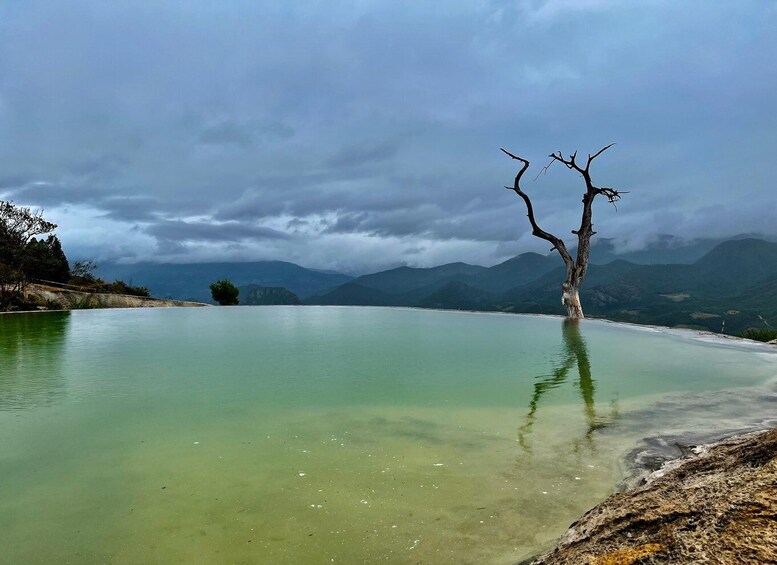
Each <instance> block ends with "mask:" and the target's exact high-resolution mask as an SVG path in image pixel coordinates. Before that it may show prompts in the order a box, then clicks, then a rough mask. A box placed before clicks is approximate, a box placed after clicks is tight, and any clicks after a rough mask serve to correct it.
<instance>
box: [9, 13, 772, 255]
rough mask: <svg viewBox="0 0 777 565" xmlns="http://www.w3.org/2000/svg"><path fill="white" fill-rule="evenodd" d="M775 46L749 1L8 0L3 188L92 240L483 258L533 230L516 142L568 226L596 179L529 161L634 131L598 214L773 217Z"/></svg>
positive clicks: (555, 215) (637, 237) (545, 202)
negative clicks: (509, 154) (515, 184)
mask: <svg viewBox="0 0 777 565" xmlns="http://www.w3.org/2000/svg"><path fill="white" fill-rule="evenodd" d="M775 51H777V9H776V8H775V7H774V6H773V5H772V4H771V3H763V2H757V1H755V0H753V1H742V2H737V3H729V2H724V1H709V2H705V3H704V6H703V9H701V8H699V7H698V6H696V5H692V4H686V3H678V2H670V1H668V0H667V1H659V0H645V1H637V2H629V3H622V2H606V1H603V0H511V1H506V0H505V1H498V0H486V1H483V2H477V3H475V2H446V3H444V4H437V3H421V2H410V1H406V2H405V1H399V2H388V1H380V0H375V1H368V2H359V3H353V2H337V1H335V2H330V3H326V4H311V3H290V2H280V1H279V2H274V1H269V0H268V1H266V2H260V3H247V2H236V3H216V2H209V1H208V2H206V1H204V0H202V1H192V2H186V3H148V2H132V1H129V2H121V3H119V2H100V1H98V0H78V1H74V2H68V3H67V4H65V3H56V2H55V3H51V2H37V1H34V0H26V1H21V0H19V1H14V0H10V1H8V2H4V3H2V4H1V5H0V144H2V147H3V151H2V152H0V194H2V195H3V197H12V198H14V199H15V200H16V201H19V202H20V203H24V204H30V205H37V206H44V207H46V209H47V210H49V214H57V215H58V217H53V218H52V219H53V220H54V221H57V223H59V224H60V232H61V236H62V239H63V241H64V242H65V245H66V248H67V250H68V251H70V250H71V249H72V250H73V252H75V253H76V254H77V253H79V252H80V251H84V252H86V251H87V250H88V252H89V253H98V252H99V253H102V254H103V255H105V256H106V257H110V258H117V259H118V258H122V257H130V256H132V257H136V258H144V257H145V258H150V259H159V260H198V259H211V258H213V257H219V256H220V255H219V253H220V252H223V253H224V254H225V255H228V256H229V257H230V258H232V259H266V258H275V259H289V260H295V261H298V262H301V263H305V264H308V265H311V266H315V267H320V268H336V267H339V266H345V267H348V268H357V269H361V268H374V267H378V266H381V265H384V264H396V263H401V262H403V261H407V260H412V261H413V262H414V264H429V263H435V262H438V261H440V260H449V259H451V260H453V259H462V260H469V261H472V262H479V263H489V262H495V261H497V260H499V259H501V258H505V256H506V255H508V254H512V253H514V252H517V251H520V250H525V249H527V246H528V245H530V244H532V239H531V237H530V235H529V234H528V229H527V226H526V222H525V217H524V211H523V210H522V208H521V203H520V202H519V201H518V200H517V199H516V198H515V195H514V194H511V193H509V192H508V191H506V190H504V189H503V188H501V187H502V186H503V185H505V184H509V183H511V182H512V178H513V176H514V174H515V166H514V164H513V162H511V161H510V160H509V159H506V158H505V157H504V156H503V155H502V154H500V153H499V151H498V148H499V147H500V146H506V147H508V148H509V149H511V150H514V151H516V152H519V153H521V154H522V155H524V156H526V157H527V158H529V159H531V161H532V173H533V174H530V175H529V176H530V179H529V181H528V182H527V185H526V190H527V191H528V192H529V193H530V194H531V195H532V197H533V199H534V201H535V205H536V209H537V213H538V218H539V219H540V221H541V222H542V225H543V226H544V227H545V228H546V229H549V230H553V231H557V232H559V233H560V234H568V233H569V230H570V229H571V227H573V226H574V225H575V223H576V222H578V221H579V218H577V206H579V197H580V194H579V193H580V183H579V179H576V178H575V177H574V175H573V174H572V173H571V172H570V171H567V170H565V169H563V168H559V167H551V168H550V170H549V171H548V174H547V175H545V176H541V177H540V178H538V179H537V181H536V182H532V181H531V178H534V176H535V174H536V172H535V171H538V170H539V169H540V168H541V167H542V166H544V165H545V164H546V163H547V154H548V153H549V152H551V151H554V150H559V149H561V150H563V151H574V150H576V149H579V150H580V152H581V154H585V153H586V152H588V151H595V150H597V149H598V148H599V147H601V146H603V145H605V144H606V143H609V142H611V141H617V142H618V145H616V146H615V147H614V148H613V149H611V150H610V151H609V152H608V153H607V154H606V155H605V156H603V157H602V158H601V159H600V161H598V162H597V163H596V165H595V170H594V175H595V180H596V181H598V182H600V183H601V184H604V185H612V186H616V187H619V188H622V189H624V190H629V191H630V194H628V195H627V196H626V197H625V198H624V200H623V202H622V203H621V205H620V206H619V210H618V211H617V212H615V211H614V210H613V209H611V208H610V207H608V206H606V205H605V204H601V205H599V206H598V207H597V210H596V212H595V213H596V217H595V223H596V224H597V231H598V232H599V234H600V236H602V237H614V238H616V240H618V241H623V242H625V243H624V245H629V246H635V245H640V244H642V243H644V242H645V241H649V240H650V238H651V237H654V236H655V234H656V233H658V232H661V231H664V232H670V233H674V234H676V235H679V236H682V237H698V236H705V235H706V234H707V233H708V232H710V230H716V231H718V232H720V231H725V232H727V233H723V234H720V233H718V234H716V235H732V234H735V233H737V232H743V231H752V229H751V228H752V226H757V227H759V229H761V227H763V228H764V229H771V230H772V231H774V230H773V228H770V226H774V225H775V224H777V211H776V210H775V206H774V205H773V204H772V201H773V197H772V191H773V188H774V183H773V180H772V175H771V172H770V171H769V170H768V167H764V166H763V164H764V163H767V162H769V161H770V159H771V155H773V154H774V153H775V151H777V137H775V136H774V131H775V129H777V101H776V99H775V97H774V96H773V92H774V91H775V89H777V63H775V60H774V55H773V54H774V53H775ZM732 187H735V190H736V194H735V195H734V194H733V192H732V191H734V188H732ZM745 203H746V204H745ZM108 234H111V235H112V237H111V236H108ZM284 235H288V237H284ZM125 236H126V237H125ZM114 240H118V242H117V241H114ZM516 241H517V243H516ZM219 245H221V247H219ZM534 245H539V247H541V248H542V250H544V249H545V247H546V246H544V245H542V244H536V243H534ZM100 250H102V251H100Z"/></svg>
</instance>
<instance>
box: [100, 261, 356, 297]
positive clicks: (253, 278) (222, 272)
mask: <svg viewBox="0 0 777 565" xmlns="http://www.w3.org/2000/svg"><path fill="white" fill-rule="evenodd" d="M97 274H98V276H100V277H102V278H104V279H106V280H114V279H121V280H125V281H132V284H136V285H141V286H145V287H147V288H148V289H149V290H150V292H151V294H152V296H158V297H160V298H167V297H170V298H176V299H194V300H197V301H201V302H210V300H211V296H210V290H209V288H208V285H209V284H210V283H212V282H214V281H216V280H219V279H224V278H226V279H229V280H230V281H232V283H233V284H235V286H238V287H240V286H245V285H250V284H254V285H259V286H267V287H283V288H287V289H288V290H290V291H291V292H293V293H294V294H296V295H297V296H299V297H301V298H304V297H306V296H311V295H313V294H316V293H321V292H324V291H327V290H330V289H333V288H335V287H337V286H339V285H341V284H343V283H345V282H348V281H349V280H351V278H352V277H349V276H348V275H343V274H341V273H332V272H325V271H316V270H313V269H306V268H304V267H300V266H299V265H295V264H294V263H287V262H285V261H256V262H250V263H183V264H170V263H165V264H159V263H135V264H132V265H120V264H117V263H105V264H102V265H100V266H99V267H98V270H97Z"/></svg>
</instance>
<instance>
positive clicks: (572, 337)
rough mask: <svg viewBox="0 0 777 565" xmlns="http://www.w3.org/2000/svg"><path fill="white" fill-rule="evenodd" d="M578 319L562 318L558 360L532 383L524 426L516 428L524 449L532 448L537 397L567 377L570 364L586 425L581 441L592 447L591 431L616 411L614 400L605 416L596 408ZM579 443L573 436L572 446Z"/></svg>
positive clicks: (537, 403)
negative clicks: (562, 341)
mask: <svg viewBox="0 0 777 565" xmlns="http://www.w3.org/2000/svg"><path fill="white" fill-rule="evenodd" d="M580 323H581V322H580V320H573V319H569V318H567V319H565V320H564V322H563V324H562V327H561V335H562V337H563V340H564V349H563V353H562V361H561V364H560V365H559V366H558V367H556V368H555V369H554V370H553V373H552V374H551V375H550V376H548V377H546V378H544V379H541V380H538V381H537V382H536V383H535V384H534V392H533V394H532V398H531V401H530V402H529V413H528V414H527V415H526V421H525V422H524V424H523V426H521V427H520V428H519V430H518V442H519V443H520V445H521V447H523V448H524V449H525V450H527V451H531V445H530V444H529V442H528V436H529V434H530V433H531V429H532V426H533V425H534V422H535V420H536V417H537V410H538V408H539V405H540V400H541V399H542V397H543V396H544V395H545V394H546V393H547V392H548V391H550V390H552V389H554V388H558V387H559V386H561V385H562V384H564V383H565V382H566V381H567V377H568V376H569V371H570V370H572V367H573V366H577V373H578V380H577V383H576V385H577V388H578V390H579V391H580V398H581V399H582V400H583V413H584V415H585V421H586V425H587V430H586V432H585V436H584V438H585V439H584V441H585V443H586V444H587V445H588V446H589V447H590V448H591V449H593V448H594V443H593V433H594V431H595V430H597V429H600V428H603V427H605V426H607V425H608V424H609V423H610V422H611V421H612V420H613V419H614V418H616V417H617V415H618V413H617V405H615V404H614V403H613V405H612V412H611V414H610V415H609V416H608V417H602V416H601V415H600V414H598V413H597V411H596V404H595V396H596V381H594V379H593V377H592V376H591V361H590V360H589V358H588V348H587V346H586V343H585V339H583V336H582V334H581V333H580ZM579 447H580V441H577V440H576V441H575V449H578V448H579Z"/></svg>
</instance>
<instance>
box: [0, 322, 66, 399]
mask: <svg viewBox="0 0 777 565" xmlns="http://www.w3.org/2000/svg"><path fill="white" fill-rule="evenodd" d="M69 322H70V312H56V313H55V312H51V313H40V314H7V315H2V316H0V410H23V409H28V408H35V407H38V406H50V405H51V404H53V403H54V402H55V401H56V400H57V399H59V398H60V397H62V396H64V394H65V392H66V383H65V378H64V375H63V374H62V353H63V345H64V343H65V336H66V333H67V328H68V324H69Z"/></svg>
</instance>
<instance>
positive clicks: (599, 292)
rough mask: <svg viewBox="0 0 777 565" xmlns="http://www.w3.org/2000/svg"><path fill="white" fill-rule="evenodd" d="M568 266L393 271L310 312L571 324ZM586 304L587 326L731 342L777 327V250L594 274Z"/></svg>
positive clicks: (546, 261) (756, 245) (736, 244)
mask: <svg viewBox="0 0 777 565" xmlns="http://www.w3.org/2000/svg"><path fill="white" fill-rule="evenodd" d="M560 263H561V261H560V259H559V258H558V257H557V256H555V255H549V256H543V255H538V254H536V253H526V254H523V255H519V256H518V257H515V258H513V259H510V260H508V261H505V262H504V263H501V264H499V265H496V266H494V267H490V268H483V267H473V266H472V265H464V264H463V263H453V264H451V265H443V266H441V267H435V268H432V269H410V268H400V269H392V270H391V271H385V272H383V273H375V274H373V275H367V276H364V277H359V278H358V279H356V280H355V281H353V282H351V283H347V284H345V285H342V286H340V287H338V288H336V289H335V290H333V291H331V292H329V293H325V294H323V295H321V296H316V297H312V298H310V299H309V300H308V303H313V304H355V305H383V306H418V307H423V308H446V309H461V310H498V311H505V312H527V313H547V314H559V315H563V314H564V313H565V311H564V309H563V308H562V306H561V301H560V286H561V282H562V281H563V279H564V275H565V268H564V267H563V265H561V264H560ZM362 281H366V283H367V284H362ZM369 285H374V286H369ZM378 287H379V288H378ZM581 299H582V301H583V307H584V308H585V311H586V314H587V315H588V316H590V317H604V318H608V319H613V320H619V321H628V322H636V323H643V324H658V325H666V326H682V327H692V328H700V329H708V330H712V331H717V332H720V331H723V332H726V333H737V332H740V331H742V330H744V329H745V328H747V327H757V326H764V324H765V323H771V324H773V325H775V326H777V243H772V242H768V241H764V240H759V239H753V238H745V239H737V240H731V241H726V242H723V243H720V244H718V245H717V246H716V247H714V248H713V249H712V250H710V251H709V252H708V253H706V254H705V255H703V256H702V257H701V258H699V259H698V260H696V261H695V262H694V263H691V264H666V265H640V264H636V263H631V262H628V261H624V260H616V261H612V262H610V263H607V264H604V265H597V264H592V265H590V266H589V271H588V275H587V277H586V280H585V284H584V285H583V288H582V291H581Z"/></svg>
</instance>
